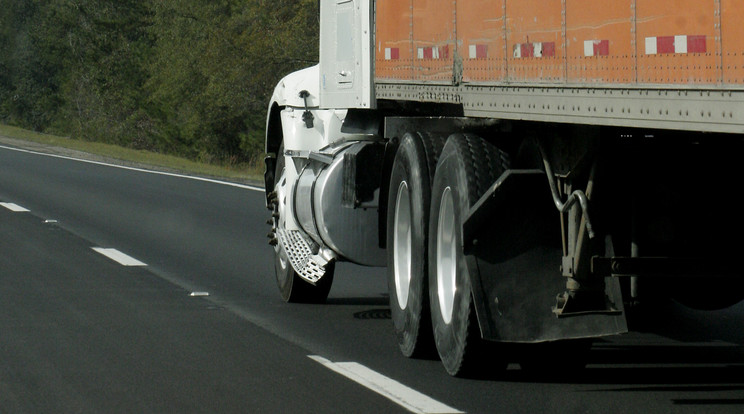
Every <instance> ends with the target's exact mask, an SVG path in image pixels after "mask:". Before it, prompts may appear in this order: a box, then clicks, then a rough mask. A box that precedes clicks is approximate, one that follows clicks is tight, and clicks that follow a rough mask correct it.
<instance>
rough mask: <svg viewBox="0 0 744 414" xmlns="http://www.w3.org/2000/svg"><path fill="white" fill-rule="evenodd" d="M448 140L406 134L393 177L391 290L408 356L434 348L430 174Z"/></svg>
mask: <svg viewBox="0 0 744 414" xmlns="http://www.w3.org/2000/svg"><path fill="white" fill-rule="evenodd" d="M443 141H444V140H443V139H442V138H441V137H437V136H433V135H432V136H428V135H427V136H422V135H419V134H406V135H404V136H403V139H402V140H401V142H400V145H399V146H398V150H397V152H396V154H395V159H394V161H393V166H392V170H391V175H390V196H389V197H388V209H387V211H388V217H387V246H388V249H387V256H388V291H389V292H390V313H391V316H392V320H393V326H394V328H395V334H396V336H397V338H398V346H399V347H400V350H401V352H402V353H403V355H405V356H406V357H417V356H424V355H426V354H429V353H431V352H432V351H433V348H434V347H433V341H432V335H431V318H430V316H429V294H428V288H427V284H426V275H427V265H428V264H427V259H426V240H427V234H426V228H427V224H428V222H429V203H430V201H431V180H430V177H431V174H430V169H431V170H433V167H434V166H435V165H436V161H437V160H436V158H437V157H438V155H439V152H440V151H441V148H442V145H443ZM430 165H431V167H430Z"/></svg>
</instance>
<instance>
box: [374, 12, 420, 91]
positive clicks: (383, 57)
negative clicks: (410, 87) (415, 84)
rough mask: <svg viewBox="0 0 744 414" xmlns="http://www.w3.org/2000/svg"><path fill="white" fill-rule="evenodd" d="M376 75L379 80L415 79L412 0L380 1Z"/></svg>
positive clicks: (377, 21) (377, 24)
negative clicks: (412, 41) (412, 43)
mask: <svg viewBox="0 0 744 414" xmlns="http://www.w3.org/2000/svg"><path fill="white" fill-rule="evenodd" d="M376 7H377V19H376V26H377V33H376V34H377V36H376V39H375V75H376V77H377V78H378V79H385V80H405V81H409V80H412V79H413V50H412V48H411V36H412V27H411V26H412V20H411V19H412V17H413V4H412V0H408V1H397V0H377V3H376Z"/></svg>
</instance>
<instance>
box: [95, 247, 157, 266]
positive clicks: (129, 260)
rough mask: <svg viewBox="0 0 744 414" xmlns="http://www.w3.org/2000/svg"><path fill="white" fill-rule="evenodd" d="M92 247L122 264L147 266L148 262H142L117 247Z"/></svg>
mask: <svg viewBox="0 0 744 414" xmlns="http://www.w3.org/2000/svg"><path fill="white" fill-rule="evenodd" d="M91 249H93V250H94V251H96V252H98V253H100V254H102V255H104V256H106V257H108V258H109V259H111V260H113V261H115V262H117V263H119V264H120V265H122V266H147V264H146V263H143V262H140V261H139V260H137V259H135V258H133V257H131V256H127V255H126V254H124V253H122V252H120V251H118V250H116V249H106V248H103V247H91Z"/></svg>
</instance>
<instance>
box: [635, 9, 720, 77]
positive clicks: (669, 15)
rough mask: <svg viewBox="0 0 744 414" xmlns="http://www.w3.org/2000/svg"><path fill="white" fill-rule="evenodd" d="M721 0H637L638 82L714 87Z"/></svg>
mask: <svg viewBox="0 0 744 414" xmlns="http://www.w3.org/2000/svg"><path fill="white" fill-rule="evenodd" d="M718 2H719V1H718V0H674V1H658V0H636V32H637V39H638V42H637V48H638V67H637V70H638V82H639V83H650V84H715V83H718V82H719V80H720V74H721V71H720V67H719V65H718V63H717V59H716V55H717V53H718V52H717V50H716V41H715V40H716V38H717V36H718V33H717V30H716V27H717V21H716V20H717V19H716V15H717V11H716V10H717V7H718V4H717V3H718Z"/></svg>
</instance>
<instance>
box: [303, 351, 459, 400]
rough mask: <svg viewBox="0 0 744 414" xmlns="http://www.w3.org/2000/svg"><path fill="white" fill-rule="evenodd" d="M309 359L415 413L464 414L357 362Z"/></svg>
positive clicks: (313, 356)
mask: <svg viewBox="0 0 744 414" xmlns="http://www.w3.org/2000/svg"><path fill="white" fill-rule="evenodd" d="M308 358H310V359H312V360H314V361H315V362H318V363H320V364H321V365H323V366H325V367H326V368H328V369H330V370H331V371H334V372H336V373H338V374H341V375H343V376H344V377H346V378H348V379H350V380H352V381H354V382H356V383H358V384H360V385H362V386H364V387H366V388H368V389H370V390H372V391H374V392H376V393H378V394H380V395H382V396H383V397H385V398H387V399H389V400H391V401H393V402H394V403H396V404H398V405H400V406H401V407H403V408H405V409H407V410H408V411H411V412H413V413H421V414H462V413H464V412H463V411H460V410H458V409H456V408H452V407H450V406H447V405H445V404H442V403H440V402H439V401H436V400H434V399H432V398H431V397H429V396H427V395H424V394H422V393H420V392H418V391H416V390H414V389H412V388H410V387H407V386H405V385H403V384H401V383H400V382H398V381H395V380H393V379H391V378H388V377H386V376H384V375H382V374H380V373H378V372H376V371H373V370H371V369H369V368H367V367H365V366H364V365H361V364H359V363H356V362H331V361H329V360H327V359H325V358H323V357H321V356H317V355H308Z"/></svg>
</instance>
